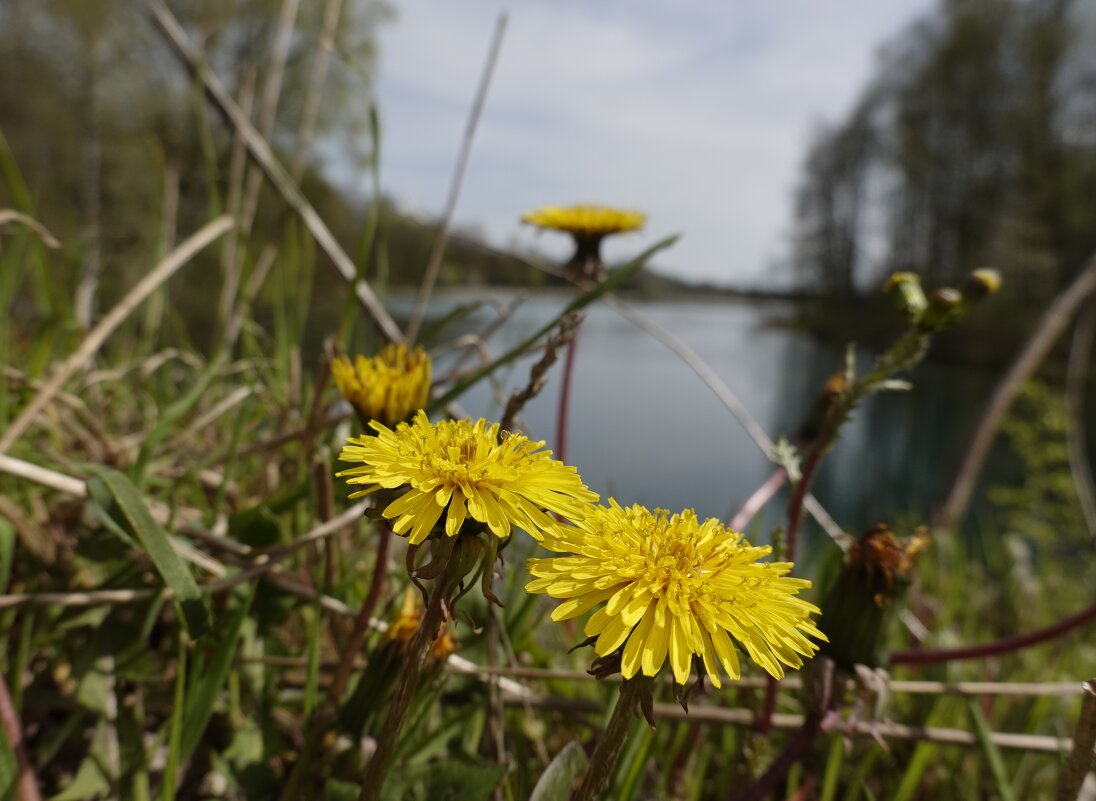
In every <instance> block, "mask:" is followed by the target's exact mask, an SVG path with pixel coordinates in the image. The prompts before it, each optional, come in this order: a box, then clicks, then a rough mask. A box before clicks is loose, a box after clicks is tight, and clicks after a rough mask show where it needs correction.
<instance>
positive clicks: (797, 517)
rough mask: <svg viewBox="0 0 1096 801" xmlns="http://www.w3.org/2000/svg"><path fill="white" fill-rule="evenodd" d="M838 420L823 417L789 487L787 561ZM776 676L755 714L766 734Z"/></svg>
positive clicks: (791, 559) (791, 558)
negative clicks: (811, 445)
mask: <svg viewBox="0 0 1096 801" xmlns="http://www.w3.org/2000/svg"><path fill="white" fill-rule="evenodd" d="M840 424H841V415H840V414H836V413H835V412H834V410H833V409H831V410H830V413H829V414H828V415H827V417H826V421H825V422H824V423H823V425H822V430H821V432H820V433H819V436H818V439H817V444H816V445H815V446H814V448H812V449H811V453H810V456H808V457H807V460H806V462H805V463H804V464H803V472H802V475H800V477H799V481H797V482H796V483H795V485H794V486H793V487H792V499H791V501H790V502H789V503H788V527H787V530H786V531H785V532H784V536H785V542H786V545H785V553H784V559H785V560H786V561H788V562H794V561H795V547H796V544H797V543H798V540H799V526H800V524H801V523H802V522H803V501H805V500H806V498H807V493H808V492H810V489H811V482H813V481H814V474H815V473H816V472H817V471H818V465H819V464H821V463H822V457H823V456H825V454H826V451H827V450H829V447H830V443H831V442H832V441H833V438H834V437H835V436H836V435H837V427H838V426H839V425H840ZM776 684H777V682H776V679H774V678H773V677H772V676H770V677H769V682H768V684H767V685H766V686H765V702H764V705H763V706H762V708H761V715H760V717H759V718H758V722H757V728H758V731H760V732H761V733H762V734H768V733H769V731H770V730H771V729H772V723H773V713H774V712H775V711H776V692H777V687H776Z"/></svg>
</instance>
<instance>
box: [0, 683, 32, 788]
mask: <svg viewBox="0 0 1096 801" xmlns="http://www.w3.org/2000/svg"><path fill="white" fill-rule="evenodd" d="M0 725H2V727H3V731H4V738H5V739H6V740H7V741H8V747H9V748H10V749H11V750H12V751H13V752H14V753H15V764H16V767H17V768H18V770H19V783H18V784H17V785H16V786H17V788H18V789H17V791H16V793H17V795H16V798H17V799H18V801H42V793H41V792H40V791H39V790H38V779H37V778H36V777H35V775H34V765H33V764H31V761H30V758H29V757H28V756H27V749H26V748H25V747H24V745H23V726H22V724H21V723H20V721H19V714H18V713H17V712H16V711H15V705H14V704H12V702H11V693H9V692H8V683H7V681H6V680H5V679H4V674H3V673H2V672H0Z"/></svg>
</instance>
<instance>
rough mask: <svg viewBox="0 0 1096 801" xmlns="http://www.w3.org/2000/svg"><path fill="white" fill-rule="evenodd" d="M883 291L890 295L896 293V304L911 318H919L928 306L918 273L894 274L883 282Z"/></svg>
mask: <svg viewBox="0 0 1096 801" xmlns="http://www.w3.org/2000/svg"><path fill="white" fill-rule="evenodd" d="M883 291H884V292H886V293H887V294H888V295H889V294H892V293H893V294H894V300H895V304H896V305H897V306H898V308H899V309H900V310H901V311H903V312H905V314H906V316H907V317H908V318H909V319H911V320H914V321H916V320H918V319H919V318H920V317H921V315H922V313H924V311H925V307H926V306H928V301H926V300H925V293H924V291H923V290H922V289H921V279H920V277H919V276H918V275H917V273H894V274H892V275H891V277H890V278H888V279H887V282H886V283H885V284H883Z"/></svg>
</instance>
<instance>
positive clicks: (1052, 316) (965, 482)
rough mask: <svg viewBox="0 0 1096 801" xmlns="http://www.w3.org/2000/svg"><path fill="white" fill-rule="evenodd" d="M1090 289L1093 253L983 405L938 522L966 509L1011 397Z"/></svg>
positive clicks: (1095, 284)
mask: <svg viewBox="0 0 1096 801" xmlns="http://www.w3.org/2000/svg"><path fill="white" fill-rule="evenodd" d="M1093 291H1096V253H1094V254H1093V255H1092V256H1090V257H1089V261H1088V264H1087V265H1086V266H1085V268H1084V269H1083V270H1082V271H1081V273H1080V275H1078V276H1077V278H1076V279H1075V280H1074V281H1073V283H1072V284H1070V285H1069V286H1068V287H1067V288H1066V289H1065V290H1064V291H1063V292H1062V293H1061V294H1060V295H1058V297H1057V298H1055V299H1054V302H1053V303H1051V304H1050V308H1048V309H1047V310H1046V311H1045V312H1044V313H1043V316H1042V317H1041V318H1040V320H1039V324H1038V325H1037V326H1036V327H1035V333H1034V334H1032V336H1031V339H1029V340H1028V343H1027V345H1025V346H1024V349H1023V351H1022V352H1021V353H1020V355H1019V356H1017V357H1016V361H1014V362H1013V363H1012V366H1011V367H1010V368H1009V370H1008V372H1007V373H1006V374H1005V375H1004V377H1003V378H1002V379H1001V381H1000V382H999V383H998V384H997V389H995V390H994V392H993V397H991V398H990V401H989V403H988V404H987V405H986V410H985V412H984V413H983V414H982V418H981V421H980V422H979V423H978V428H977V429H976V430H975V432H974V435H973V436H972V437H971V439H970V443H969V445H968V446H967V451H966V456H964V457H963V461H962V463H961V464H960V465H959V469H958V471H956V474H955V479H954V480H953V481H952V483H951V490H950V491H949V492H948V495H947V498H946V499H945V500H944V503H943V504H942V505H941V507H940V510H939V511H938V512H937V515H936V521H935V522H936V525H937V526H939V527H942V528H949V527H951V526H953V525H955V524H956V523H958V522H959V521H960V519H961V518H962V516H963V514H964V513H965V512H966V510H967V506H968V505H969V504H970V499H971V496H972V495H973V494H974V486H975V482H977V480H978V476H979V475H980V474H981V472H982V465H983V464H985V461H986V457H987V456H989V449H990V447H991V446H992V445H993V440H994V437H995V436H996V434H997V429H998V427H1000V425H1001V421H1002V420H1003V419H1004V417H1005V413H1006V412H1007V411H1008V409H1009V407H1010V406H1011V405H1012V400H1013V398H1014V397H1016V393H1017V392H1019V391H1020V387H1021V386H1022V385H1023V383H1024V382H1025V381H1027V379H1028V378H1029V377H1030V376H1031V374H1032V373H1034V372H1035V370H1036V368H1037V367H1038V366H1039V365H1040V364H1042V362H1043V359H1044V358H1045V357H1046V355H1047V353H1049V352H1050V349H1051V347H1052V346H1053V345H1054V343H1055V342H1056V341H1057V340H1058V337H1060V336H1061V335H1062V332H1063V331H1065V329H1066V326H1068V325H1069V321H1070V320H1072V319H1073V316H1074V315H1075V314H1076V313H1077V309H1078V308H1080V306H1081V304H1082V303H1083V302H1084V300H1085V298H1087V297H1088V296H1089V295H1091V294H1092V293H1093Z"/></svg>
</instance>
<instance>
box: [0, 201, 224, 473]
mask: <svg viewBox="0 0 1096 801" xmlns="http://www.w3.org/2000/svg"><path fill="white" fill-rule="evenodd" d="M230 227H232V218H231V217H229V216H227V215H222V216H221V217H218V218H217V219H215V220H213V221H212V222H209V223H207V224H206V225H204V226H203V227H202V228H201V229H199V230H198V231H197V232H195V233H194V234H193V235H191V236H190V238H189V239H187V240H186V241H185V242H183V244H181V245H179V247H177V248H176V249H175V250H174V251H172V252H171V254H170V255H168V257H167V258H165V259H164V260H163V261H161V262H160V263H159V264H157V265H156V266H155V267H153V268H152V270H151V271H150V272H149V273H148V274H146V275H145V277H144V278H142V279H141V280H140V281H138V282H137V284H136V286H134V287H133V289H131V290H130V291H129V292H128V293H127V294H126V296H125V297H124V298H122V299H121V300H120V301H118V304H117V305H116V306H115V307H114V308H113V309H111V310H110V311H109V312H108V313H107V314H106V315H105V316H104V317H103V319H102V320H100V321H99V323H98V325H96V326H95V327H94V328H93V329H92V330H91V331H89V332H88V334H87V336H85V337H84V339H83V341H82V342H81V343H80V345H79V346H78V347H77V348H76V350H75V351H73V353H72V355H70V356H69V357H68V358H67V359H65V361H64V362H62V364H61V366H60V367H58V368H57V370H56V371H55V372H54V374H53V376H52V377H51V378H50V379H49V381H48V382H46V385H45V386H44V387H42V389H41V390H40V391H39V392H38V394H37V395H36V396H35V397H34V399H33V400H31V402H30V403H28V404H27V405H26V406H24V407H23V409H22V411H20V412H19V416H18V417H16V418H15V420H14V422H12V424H11V425H10V426H9V427H8V430H7V431H5V432H4V433H3V435H0V454H2V453H4V452H5V451H7V449H8V448H10V447H11V445H12V443H13V442H15V440H17V439H19V437H20V436H21V435H22V434H23V432H24V431H26V430H27V427H28V426H29V425H30V424H31V421H32V420H33V419H34V418H35V417H36V416H37V415H38V413H39V412H41V411H42V409H44V408H45V407H46V405H47V404H48V403H49V402H50V400H51V399H52V398H53V396H54V395H56V394H57V393H58V392H59V391H60V390H61V388H62V387H63V386H64V384H65V382H66V381H67V380H68V379H69V378H71V377H72V375H73V373H75V372H76V371H77V370H78V369H79V368H80V366H81V365H83V364H84V363H86V362H87V360H88V359H89V358H90V357H91V356H92V355H93V354H94V353H95V352H96V351H97V350H99V347H100V346H101V345H102V344H103V342H105V341H106V339H107V337H109V336H110V335H111V334H112V333H113V332H114V330H115V329H116V328H117V327H118V326H120V325H121V324H122V323H123V322H124V321H125V319H126V318H127V317H128V316H129V315H130V314H131V313H132V312H133V310H134V309H136V308H137V307H138V306H139V305H140V304H141V302H142V301H144V299H145V298H147V297H148V296H149V295H150V294H152V292H153V290H155V289H156V288H157V287H158V286H160V285H161V284H163V283H164V282H165V281H167V280H168V279H169V278H170V277H171V276H172V275H173V274H174V273H175V272H176V271H178V269H179V268H180V267H182V266H183V265H184V264H186V263H187V262H188V261H190V259H191V258H193V256H194V255H195V254H196V253H198V252H199V251H200V250H202V248H204V247H206V245H208V244H209V243H210V242H212V241H213V240H215V239H216V238H217V237H219V236H220V235H221V234H223V233H224V232H225V231H227V230H228V229H229V228H230Z"/></svg>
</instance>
